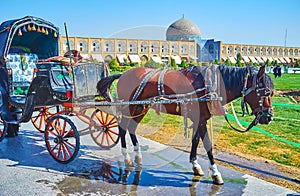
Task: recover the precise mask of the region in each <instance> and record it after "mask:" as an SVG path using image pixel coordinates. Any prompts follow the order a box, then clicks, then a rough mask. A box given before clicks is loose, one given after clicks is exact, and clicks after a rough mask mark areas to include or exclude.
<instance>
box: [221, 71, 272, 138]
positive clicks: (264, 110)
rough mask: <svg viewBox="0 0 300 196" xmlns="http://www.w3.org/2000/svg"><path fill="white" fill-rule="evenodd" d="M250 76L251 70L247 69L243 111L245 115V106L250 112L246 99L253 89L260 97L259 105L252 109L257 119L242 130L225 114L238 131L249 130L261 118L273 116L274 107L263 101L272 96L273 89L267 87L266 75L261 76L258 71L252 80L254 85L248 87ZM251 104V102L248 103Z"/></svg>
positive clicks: (243, 93)
mask: <svg viewBox="0 0 300 196" xmlns="http://www.w3.org/2000/svg"><path fill="white" fill-rule="evenodd" d="M248 78H249V71H247V73H246V77H245V80H244V85H243V89H242V104H241V106H242V111H243V116H244V113H245V108H246V110H247V112H248V108H247V101H246V99H245V97H246V96H248V95H249V94H250V93H251V92H252V91H254V92H255V93H256V95H257V97H258V99H259V100H258V105H259V106H258V107H257V108H255V109H253V110H252V113H251V115H252V114H254V115H255V119H254V120H253V121H252V122H251V124H250V125H249V126H248V127H247V128H246V129H244V130H240V129H237V128H235V127H233V126H232V125H231V124H230V123H229V120H228V118H227V116H226V115H225V119H226V121H227V123H228V124H229V125H230V127H231V128H233V129H234V130H235V131H238V132H247V131H249V130H250V129H251V128H252V127H253V126H255V125H257V124H258V122H259V120H260V118H261V117H263V116H265V117H267V118H272V117H273V113H272V111H273V108H272V107H265V106H264V105H263V101H264V99H266V98H267V97H270V96H271V94H272V90H271V89H270V88H269V87H267V85H266V79H265V76H261V77H259V73H257V74H256V75H255V76H254V77H253V82H252V86H251V87H250V88H248V89H247V84H248ZM248 104H249V103H248Z"/></svg>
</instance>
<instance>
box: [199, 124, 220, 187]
mask: <svg viewBox="0 0 300 196" xmlns="http://www.w3.org/2000/svg"><path fill="white" fill-rule="evenodd" d="M198 130H199V133H200V137H201V139H202V142H203V145H204V148H205V150H206V152H207V155H208V159H209V162H210V166H209V168H210V170H211V171H212V174H211V177H212V179H213V183H214V184H217V185H222V184H224V181H223V179H222V175H221V173H220V172H219V170H218V168H217V165H216V164H215V161H214V157H213V153H212V143H211V141H210V138H209V135H208V131H207V127H206V121H205V123H201V124H200V126H199V129H198Z"/></svg>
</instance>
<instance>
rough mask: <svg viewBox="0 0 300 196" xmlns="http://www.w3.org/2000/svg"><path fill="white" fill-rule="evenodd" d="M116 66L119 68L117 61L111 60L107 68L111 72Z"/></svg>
mask: <svg viewBox="0 0 300 196" xmlns="http://www.w3.org/2000/svg"><path fill="white" fill-rule="evenodd" d="M118 66H120V65H119V63H118V61H117V59H116V58H114V59H113V60H111V61H110V63H109V68H110V69H111V70H114V69H115V68H116V67H118Z"/></svg>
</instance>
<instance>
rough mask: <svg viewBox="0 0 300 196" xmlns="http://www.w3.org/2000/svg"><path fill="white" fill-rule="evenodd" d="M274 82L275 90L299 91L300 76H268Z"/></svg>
mask: <svg viewBox="0 0 300 196" xmlns="http://www.w3.org/2000/svg"><path fill="white" fill-rule="evenodd" d="M269 76H271V77H272V80H273V81H274V86H275V89H277V90H290V89H293V90H300V74H282V76H281V77H280V78H274V75H273V74H271V73H270V74H269Z"/></svg>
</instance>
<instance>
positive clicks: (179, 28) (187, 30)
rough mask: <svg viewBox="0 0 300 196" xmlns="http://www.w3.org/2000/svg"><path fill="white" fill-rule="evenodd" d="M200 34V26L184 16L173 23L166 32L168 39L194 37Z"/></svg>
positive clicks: (198, 36)
mask: <svg viewBox="0 0 300 196" xmlns="http://www.w3.org/2000/svg"><path fill="white" fill-rule="evenodd" d="M200 36H201V32H200V29H199V27H198V26H197V25H196V24H195V23H193V22H192V21H190V20H188V19H186V18H184V17H182V18H181V19H179V20H177V21H175V22H174V23H172V24H171V25H170V26H169V27H168V29H167V33H166V37H167V40H181V39H189V38H191V39H194V38H200Z"/></svg>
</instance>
